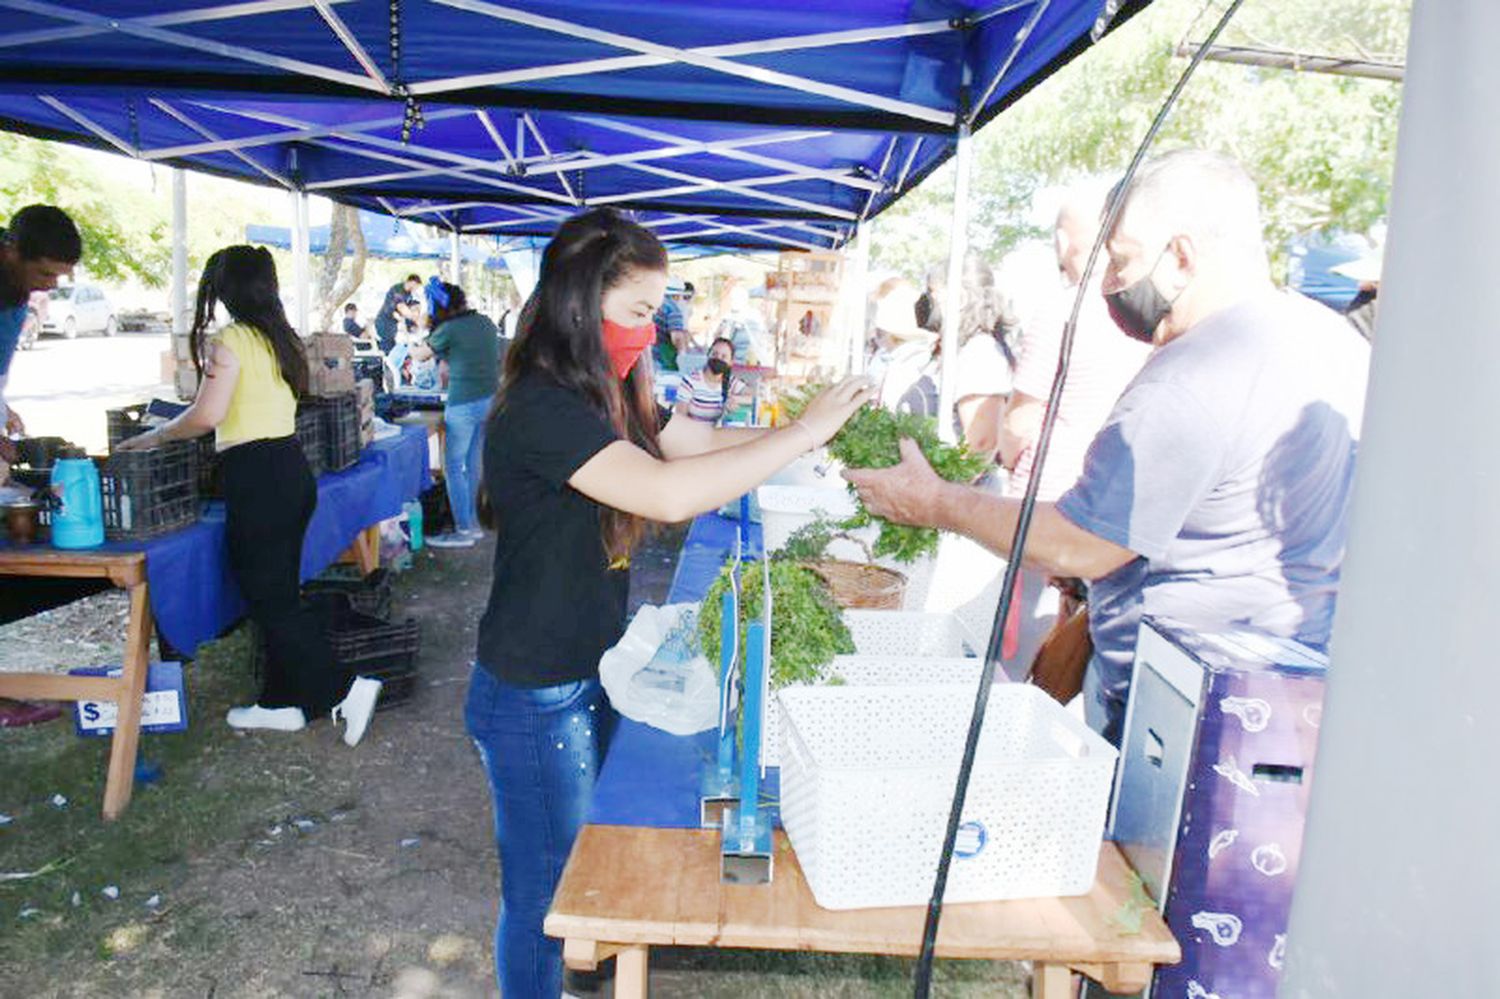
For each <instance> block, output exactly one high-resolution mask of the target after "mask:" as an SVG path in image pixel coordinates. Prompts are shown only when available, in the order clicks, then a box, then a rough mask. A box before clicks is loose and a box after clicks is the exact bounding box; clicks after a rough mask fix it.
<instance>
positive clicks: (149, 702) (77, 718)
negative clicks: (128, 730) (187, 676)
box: [68, 663, 188, 736]
mask: <svg viewBox="0 0 1500 999" xmlns="http://www.w3.org/2000/svg"><path fill="white" fill-rule="evenodd" d="M68 674H69V675H70V676H110V677H115V676H119V675H120V667H118V666H86V667H81V668H79V669H71V670H68ZM118 715H119V708H118V706H117V705H116V704H115V702H114V701H78V702H76V703H75V704H74V705H73V724H74V727H75V728H76V729H77V731H78V734H79V735H89V736H104V735H113V734H114V731H115V719H116V718H117V717H118ZM187 726H188V718H187V688H186V685H185V684H184V682H183V678H182V664H181V663H152V664H151V666H150V668H149V669H148V671H147V673H146V692H145V694H144V695H143V696H142V698H141V731H142V732H153V733H155V732H184V731H186V730H187Z"/></svg>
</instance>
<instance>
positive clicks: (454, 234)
mask: <svg viewBox="0 0 1500 999" xmlns="http://www.w3.org/2000/svg"><path fill="white" fill-rule="evenodd" d="M463 262H464V258H463V248H462V247H461V246H460V244H459V238H458V230H457V229H450V230H448V280H449V281H450V282H452V283H453V284H456V285H462V284H463V280H462V278H463V273H462V271H460V269H459V268H461V267H462V266H463Z"/></svg>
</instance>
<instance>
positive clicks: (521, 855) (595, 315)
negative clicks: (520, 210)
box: [464, 209, 868, 999]
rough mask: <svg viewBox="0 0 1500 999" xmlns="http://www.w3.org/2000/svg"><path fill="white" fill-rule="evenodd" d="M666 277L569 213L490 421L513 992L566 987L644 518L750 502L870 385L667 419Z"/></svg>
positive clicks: (494, 655)
mask: <svg viewBox="0 0 1500 999" xmlns="http://www.w3.org/2000/svg"><path fill="white" fill-rule="evenodd" d="M666 283H667V253H666V250H665V249H664V248H663V247H662V245H661V243H660V242H658V240H657V238H656V237H655V236H654V235H653V234H652V233H651V231H650V230H648V229H646V228H644V227H642V226H640V225H637V224H636V223H634V222H631V221H629V220H628V219H626V218H624V217H623V216H621V215H619V214H617V213H615V212H612V211H610V210H608V209H596V210H594V211H590V212H587V213H586V214H583V215H578V216H575V217H573V218H571V219H569V220H568V221H566V222H564V223H562V225H561V226H559V227H558V230H557V235H556V236H554V237H553V239H552V241H551V242H550V243H549V244H548V245H547V248H546V250H545V251H544V252H543V256H542V265H541V273H540V276H539V281H538V284H537V289H536V292H535V294H534V295H533V296H532V301H531V304H530V306H529V307H528V308H527V310H526V312H527V315H526V318H525V319H524V320H523V322H522V324H521V330H520V332H519V334H518V335H517V336H516V342H515V343H514V344H513V345H512V346H511V349H510V351H509V352H508V353H507V354H506V358H505V372H504V375H503V377H502V379H501V384H500V391H499V393H498V395H497V396H496V403H495V407H494V410H493V412H492V414H491V416H490V419H489V423H488V427H487V430H486V433H485V450H484V481H485V493H486V495H487V496H488V499H489V509H490V513H491V514H492V515H493V521H492V522H493V524H494V527H495V561H494V580H493V584H492V587H491V590H490V598H489V604H488V606H487V608H486V609H485V612H484V617H483V618H482V620H481V621H480V624H479V642H478V648H477V654H476V656H475V660H476V661H475V666H474V670H473V674H472V678H471V680H470V684H469V691H468V700H467V702H466V706H465V712H464V713H465V719H466V723H467V726H468V731H469V733H470V735H472V736H473V738H474V741H475V743H476V745H477V746H478V749H479V755H480V758H481V761H482V763H483V765H484V768H485V772H486V774H487V776H488V777H489V782H490V789H491V792H492V794H493V797H494V805H495V838H496V845H497V847H498V849H499V853H500V867H501V870H503V871H504V874H503V876H502V878H501V883H500V893H501V903H500V915H499V922H498V926H497V929H496V936H495V959H496V964H497V969H496V972H497V978H498V980H499V986H500V993H501V994H502V995H504V996H508V997H512V996H513V997H520V999H543V997H548V999H550V997H555V996H557V995H558V993H559V992H560V990H561V979H562V944H561V942H560V941H558V940H556V939H553V938H549V937H547V936H546V935H544V934H543V933H542V919H543V917H544V916H545V915H546V912H547V908H548V906H549V905H550V903H551V899H552V894H553V891H554V890H555V889H556V886H557V882H558V879H559V878H560V877H561V876H562V870H563V865H564V863H565V862H566V861H567V858H568V853H569V851H570V850H571V849H572V846H573V841H574V839H575V838H576V837H577V835H578V832H579V829H580V828H581V826H582V825H583V820H584V816H585V815H586V814H587V812H588V809H589V802H590V799H591V797H592V794H593V787H594V781H595V779H596V777H597V775H598V772H599V765H600V763H601V761H602V760H603V757H604V752H605V749H606V747H607V744H608V741H609V733H610V731H611V729H612V727H613V719H612V712H611V709H610V705H609V701H608V699H607V697H606V696H605V693H604V689H603V687H602V686H601V684H600V681H599V660H600V657H601V656H602V655H603V654H604V652H605V650H607V649H608V648H610V647H611V646H612V645H614V644H615V643H616V642H618V641H619V639H620V637H621V635H622V634H623V633H624V629H625V612H626V597H627V594H628V592H629V588H630V572H629V567H630V558H631V554H632V552H633V551H634V549H635V548H636V546H637V545H638V544H639V542H640V539H641V538H642V536H643V535H644V533H645V531H646V530H647V527H648V525H649V524H650V523H652V522H655V523H677V522H680V521H683V520H687V519H689V518H691V517H692V516H694V515H695V514H698V513H702V512H705V511H708V510H717V509H718V508H719V507H720V506H721V505H723V504H724V503H727V502H729V501H730V500H732V499H734V498H736V497H738V496H741V495H743V494H744V493H745V492H746V491H748V490H750V489H752V488H754V487H755V486H756V485H757V484H758V483H760V482H762V481H764V480H765V479H767V478H769V477H770V476H771V475H773V474H774V473H775V472H776V471H777V470H779V469H780V468H782V467H784V466H786V465H788V464H790V463H791V462H792V461H794V460H796V459H797V458H798V457H800V456H801V455H803V454H805V453H807V452H808V451H810V450H813V449H815V448H817V447H819V446H821V445H822V444H823V443H824V442H826V441H827V440H828V439H829V438H830V437H832V436H833V434H834V433H835V432H836V431H837V430H838V428H839V427H840V426H842V425H843V423H844V421H845V420H847V419H848V418H849V417H850V416H851V415H853V413H854V412H855V410H856V409H858V408H859V407H860V406H861V405H863V404H864V402H865V399H866V398H867V396H868V383H867V382H865V380H864V379H859V378H854V379H849V380H846V381H844V382H841V383H840V384H838V385H836V386H834V387H833V388H831V389H829V390H828V391H826V392H824V393H823V394H822V395H820V396H818V398H816V399H814V400H813V402H812V403H811V404H810V405H809V406H808V408H807V409H806V411H805V412H804V413H803V415H802V417H801V418H800V419H799V420H797V421H794V422H793V423H791V424H790V425H788V426H786V427H781V428H777V429H775V430H771V429H764V428H759V429H751V428H734V429H725V428H719V427H713V426H711V425H709V424H706V423H702V422H699V421H697V420H688V419H679V418H673V419H671V420H670V421H669V422H668V423H667V424H666V426H665V428H661V429H658V428H660V427H661V423H660V418H659V415H658V411H657V407H656V401H655V397H654V393H653V391H652V386H651V374H652V365H651V363H650V360H649V358H648V359H647V360H646V361H645V362H644V363H642V361H641V358H642V356H643V355H644V354H645V353H646V352H647V351H648V350H649V349H650V348H651V346H652V345H653V344H654V343H655V340H656V327H655V324H654V322H653V321H652V317H653V316H654V315H655V313H656V311H657V309H659V308H660V307H661V300H662V295H663V292H664V291H665V289H666Z"/></svg>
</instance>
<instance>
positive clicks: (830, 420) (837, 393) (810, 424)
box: [797, 375, 875, 447]
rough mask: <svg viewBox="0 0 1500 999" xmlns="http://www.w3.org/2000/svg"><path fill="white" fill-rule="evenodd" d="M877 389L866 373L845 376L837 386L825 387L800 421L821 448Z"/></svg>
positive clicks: (809, 405)
mask: <svg viewBox="0 0 1500 999" xmlns="http://www.w3.org/2000/svg"><path fill="white" fill-rule="evenodd" d="M874 391H875V385H874V383H873V382H871V381H870V379H868V378H866V377H864V376H863V375H856V376H854V377H852V378H845V379H844V380H843V381H841V382H839V383H838V384H837V385H833V386H831V387H829V388H827V389H824V390H823V392H821V393H820V394H819V395H818V397H817V398H816V399H814V400H813V401H812V402H810V403H808V405H807V408H806V409H804V410H803V411H802V416H801V417H800V418H799V419H798V421H797V422H799V423H801V424H802V425H803V426H804V427H806V428H807V430H808V432H809V433H810V434H812V436H813V438H814V439H815V440H816V442H817V445H818V446H819V447H821V446H822V445H824V444H827V443H828V441H829V440H830V439H831V438H832V437H833V435H834V434H836V433H838V432H839V428H840V427H842V426H843V425H844V423H845V422H847V421H848V419H849V417H851V416H853V415H854V414H855V412H856V411H857V410H858V409H859V407H861V406H863V405H864V404H865V403H867V402H869V401H870V397H871V396H872V395H873V394H874Z"/></svg>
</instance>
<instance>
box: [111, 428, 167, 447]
mask: <svg viewBox="0 0 1500 999" xmlns="http://www.w3.org/2000/svg"><path fill="white" fill-rule="evenodd" d="M156 444H157V441H156V432H155V431H148V432H147V433H144V434H136V435H135V436H134V437H127V438H125V439H124V440H122V441H121V442H120V443H118V444H116V445H115V446H114V450H115V451H117V452H119V451H149V450H150V449H151V448H153V447H156Z"/></svg>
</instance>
